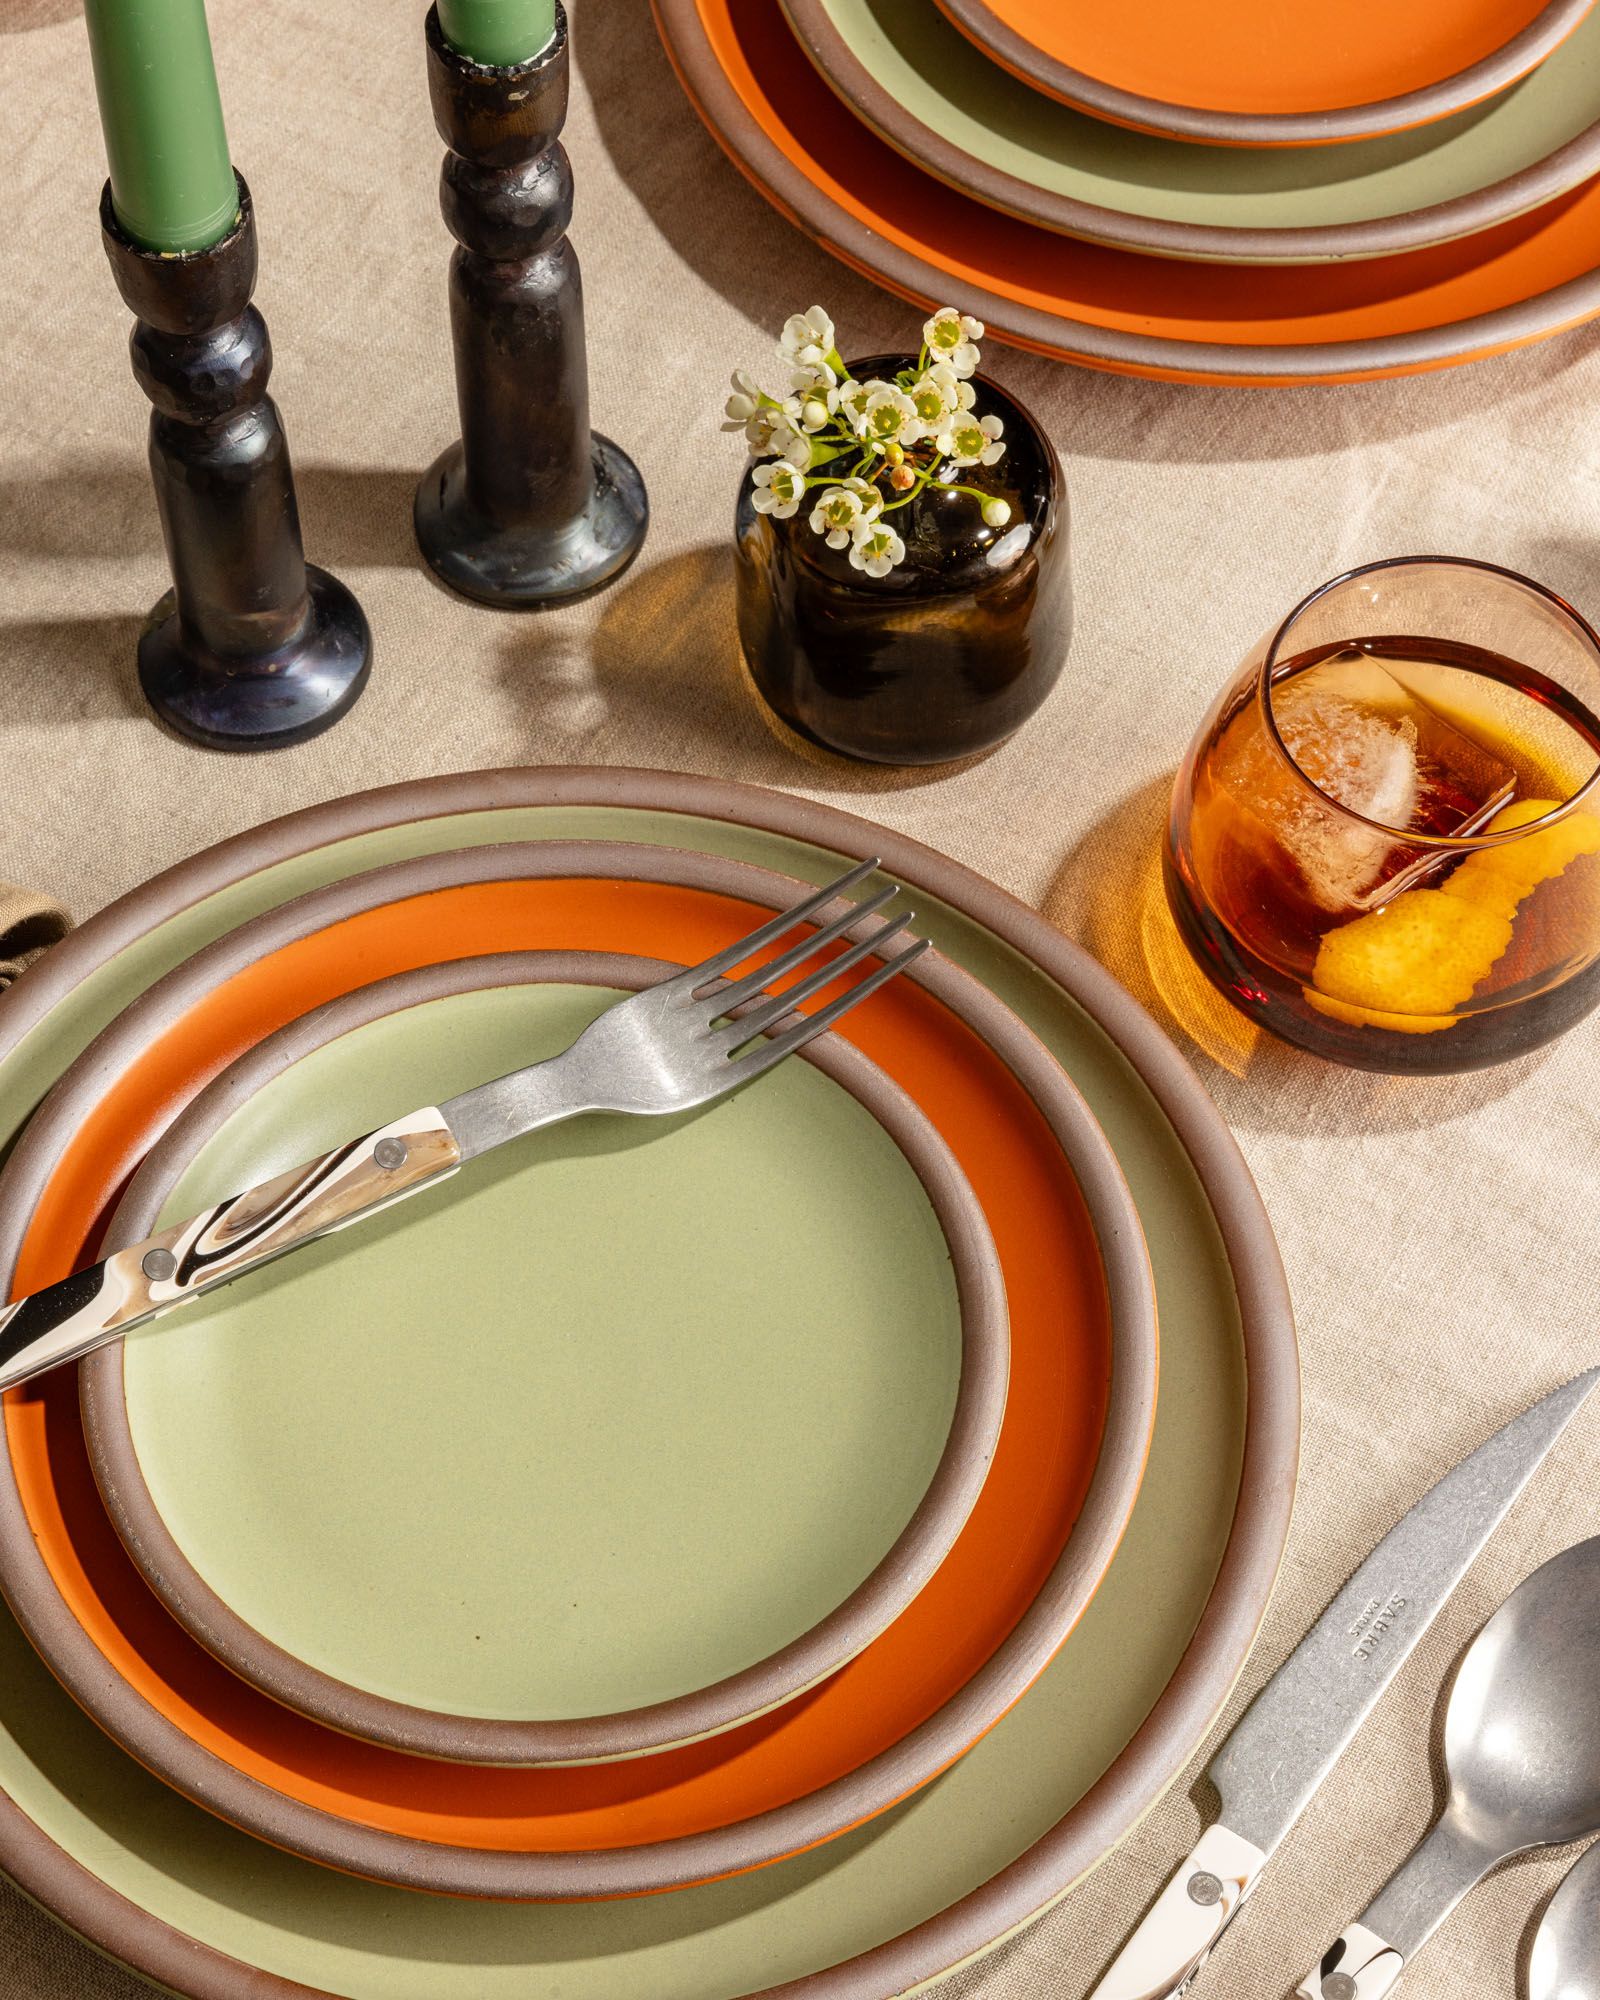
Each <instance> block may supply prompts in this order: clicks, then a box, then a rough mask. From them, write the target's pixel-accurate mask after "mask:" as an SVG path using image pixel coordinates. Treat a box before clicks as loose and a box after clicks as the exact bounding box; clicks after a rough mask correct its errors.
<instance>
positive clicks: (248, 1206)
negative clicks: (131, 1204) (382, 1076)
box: [0, 1105, 461, 1389]
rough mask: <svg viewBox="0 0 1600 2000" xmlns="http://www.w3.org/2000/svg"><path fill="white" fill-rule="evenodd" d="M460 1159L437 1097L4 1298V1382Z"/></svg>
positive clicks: (338, 1224)
mask: <svg viewBox="0 0 1600 2000" xmlns="http://www.w3.org/2000/svg"><path fill="white" fill-rule="evenodd" d="M460 1164H461V1149H460V1147H459V1146H458V1145H457V1144H456V1140H455V1134H454V1133H453V1132H452V1131H451V1130H450V1127H449V1125H448V1124H447V1123H446V1122H445V1119H444V1117H443V1114H442V1113H441V1112H440V1111H438V1110H437V1109H436V1108H435V1107H434V1106H432V1105H429V1106H428V1107H427V1108H426V1109H425V1110H421V1111H412V1112H408V1113H407V1114H406V1116H405V1117H404V1118H397V1119H395V1121H394V1122H393V1123H392V1124H390V1125H385V1126H383V1127H381V1129H380V1130H378V1131H376V1132H369V1133H367V1135H366V1136H365V1137H364V1138H361V1139H352V1140H349V1141H347V1142H346V1143H345V1144H344V1145H342V1146H335V1147H334V1148H333V1150H332V1151H331V1152H328V1153H324V1154H322V1155H321V1157H320V1158H318V1159H315V1160H308V1161H307V1162H306V1163H305V1165H304V1166H299V1167H291V1168H290V1169H289V1171H288V1172H287V1173H283V1174H278V1175H275V1176H274V1178H273V1179H271V1180H269V1181H263V1182H261V1184H260V1185H259V1186H258V1187H253V1188H249V1189H247V1190H246V1191H245V1193H243V1194H236V1195H232V1196H230V1197H229V1199H228V1200H227V1201H222V1202H218V1203H217V1205H216V1207H215V1208H208V1209H207V1210H206V1211H205V1213H204V1214H203V1215H196V1216H191V1217H190V1218H189V1220H188V1221H187V1222H180V1223H179V1224H177V1226H176V1227H175V1228H172V1229H164V1230H162V1231H161V1232H160V1233H159V1234H158V1235H155V1236H151V1237H148V1238H146V1240H145V1241H144V1242H143V1243H135V1244H134V1245H133V1246H132V1247H131V1248H130V1249H127V1250H118V1251H116V1252H114V1253H113V1255H111V1256H110V1257H107V1258H106V1259H105V1261H104V1262H103V1263H100V1264H94V1265H91V1266H90V1267H89V1269H87V1270H84V1271H76V1272H74V1273H73V1275H72V1276H71V1277H70V1278H63V1279H62V1280H61V1281H60V1283H59V1284H54V1285H50V1286H48V1287H47V1288H46V1289H45V1290H44V1291H42V1292H35V1293H33V1295H32V1296H31V1297H29V1298H25V1299H19V1300H18V1301H17V1303H16V1304H15V1305H11V1306H0V1389H10V1388H14V1387H15V1386H16V1384H17V1383H18V1382H25V1381H27V1380H28V1379H29V1377H30V1376H33V1375H40V1374H43V1373H44V1371H45V1370H46V1369H48V1368H56V1367H59V1366H60V1365H61V1363H63V1362H65V1361H76V1360H77V1359H78V1358H79V1357H80V1356H81V1355H84V1354H88V1353H89V1352H90V1351H91V1350H92V1349H94V1348H96V1347H101V1346H103V1345H104V1344H105V1343H106V1342H107V1341H108V1340H114V1339H115V1338H116V1337H117V1336H118V1335H119V1334H122V1333H125V1332H127V1330H128V1329H129V1328H130V1327H133V1326H138V1325H140V1324H141V1323H142V1322H143V1321H145V1320H148V1319H154V1318H155V1317H156V1315H157V1314H158V1313H164V1312H170V1311H171V1310H172V1308H173V1307H174V1306H181V1305H183V1304H185V1303H186V1302H187V1301H188V1300H190V1299H194V1298H199V1297H200V1295H201V1294H202V1293H204V1292H210V1291H215V1290H216V1288H217V1287H218V1286H219V1285H225V1284H227V1283H229V1282H230V1280H232V1279H234V1278H238V1277H241V1276H242V1275H243V1274H244V1273H245V1272H246V1271H253V1270H254V1269H255V1268H256V1267H257V1266H258V1265H260V1264H265V1263H267V1262H269V1261H270V1260H271V1259H272V1258H274V1257H281V1256H282V1255H283V1253H284V1252H285V1251H286V1250H293V1249H295V1248H297V1247H298V1246H299V1245H300V1244H302V1243H309V1242H310V1241H311V1240H312V1238H313V1237H317V1236H326V1235H328V1234H329V1232H330V1231H332V1230H335V1229H342V1228H343V1227H344V1226H345V1224H346V1223H349V1222H355V1221H357V1220H359V1218H360V1217H362V1216H365V1215H371V1214H373V1213H374V1212H375V1211H376V1210H378V1209H380V1208H386V1207H387V1206H388V1205H389V1203H390V1202H392V1201H399V1200H400V1199H402V1198H403V1197H404V1196H405V1195H408V1194H414V1193H415V1192H416V1191H417V1189H418V1188H421V1187H424V1186H426V1185H427V1183H428V1182H430V1181H434V1180H438V1179H439V1178H440V1177H441V1176H442V1175H445V1174H448V1173H451V1172H453V1171H454V1169H455V1168H456V1167H458V1166H459V1165H460Z"/></svg>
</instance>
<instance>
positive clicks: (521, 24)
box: [438, 0, 556, 69]
mask: <svg viewBox="0 0 1600 2000" xmlns="http://www.w3.org/2000/svg"><path fill="white" fill-rule="evenodd" d="M438 7H439V26H440V27H441V28H442V29H443V30H444V38H445V40H446V41H447V42H448V43H449V44H450V46H451V48H453V49H454V50H455V51H456V52H457V53H458V54H459V55H464V56H466V57H467V59H468V60H469V61H470V62H479V63H487V64H488V65H489V67H490V68H491V69H505V68H507V67H509V65H510V64H512V63H523V62H527V61H528V60H529V58H530V57H532V56H536V55H538V53H539V51H540V50H541V49H544V48H548V47H549V45H550V41H551V38H552V36H553V35H554V34H555V31H556V0H438Z"/></svg>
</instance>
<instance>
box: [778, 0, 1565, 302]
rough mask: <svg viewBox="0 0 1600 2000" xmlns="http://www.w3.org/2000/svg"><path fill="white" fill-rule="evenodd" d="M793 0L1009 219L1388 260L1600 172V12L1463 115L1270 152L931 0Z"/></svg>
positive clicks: (1142, 241)
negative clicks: (1196, 126)
mask: <svg viewBox="0 0 1600 2000" xmlns="http://www.w3.org/2000/svg"><path fill="white" fill-rule="evenodd" d="M783 7H784V10H785V12H786V14H787V15H788V18H789V22H790V25H791V27H792V28H793V29H794V32H795V35H796V37H797V39H798V40H799V42H800V44H801V46H802V48H804V50H805V52H806V54H807V55H808V56H809V57H810V58H811V60H812V62H813V63H814V64H815V65H816V67H817V68H818V70H820V72H821V73H822V75H823V76H824V77H825V78H826V79H827V81H828V82H829V83H830V84H831V85H832V86H833V88H834V90H835V91H836V92H837V93H838V94H839V96H840V97H841V98H843V100H844V101H845V103H846V104H847V105H849V107H850V108H851V110H852V111H854V112H855V114H856V115H857V117H859V118H860V119H862V120H863V122H864V123H866V124H867V125H869V126H870V127H871V128H872V129H873V130H874V131H875V132H876V133H877V134H878V135H879V137H880V138H883V139H886V140H887V141H888V142H889V144H890V145H892V146H894V147H896V148H897V149H898V150H899V151H900V152H902V153H904V154H905V155H906V157H907V158H908V159H910V160H912V161H913V162H914V163H915V164H916V165H917V166H919V167H922V168H924V169H926V171H928V172H929V173H931V174H934V175H936V176H937V177H938V178H939V179H940V180H942V181H945V182H947V183H948V184H950V185H951V186H953V187H956V188H959V189H961V191H962V192H963V193H966V194H970V195H975V196H977V198H978V199H979V200H980V201H985V202H988V203H989V204H990V205H991V207H994V208H998V209H1002V210H1004V211H1005V212H1006V213H1007V214H1010V215H1015V216H1020V217H1021V218H1023V219H1024V220H1025V221H1029V222H1035V223H1038V224H1040V225H1041V226H1043V227H1044V228H1046V229H1053V230H1059V231H1062V232H1063V233H1065V234H1067V235H1069V236H1079V237H1084V238H1086V239H1088V240H1090V241H1092V242H1096V243H1107V244H1115V245H1117V246H1118V247H1120V248H1123V249H1128V250H1144V251H1150V252H1153V253H1156V254H1159V255H1164V256H1172V257H1193V258H1204V259H1210V260H1214V261H1217V262H1221V263H1276V262H1284V263H1323V262H1330V261H1333V260H1335V259H1342V258H1355V257H1378V256H1385V255H1389V254H1392V253H1394V252H1396V251H1402V250H1417V249H1423V248H1426V247H1427V246H1428V245H1430V244H1436V243H1444V242H1448V241H1451V240H1452V239H1454V238H1456V237H1460V236H1468V235H1471V234H1472V233H1473V232H1474V231H1477V230H1481V229H1487V228H1489V227H1491V226H1492V225H1493V224H1495V223H1497V222H1505V221H1509V220H1510V219H1511V218H1512V217H1514V216H1518V215H1523V214H1526V213H1527V212H1528V211H1530V210H1532V209H1535V208H1537V207H1539V206H1540V205H1541V204H1542V203H1544V202H1547V201H1551V200H1553V199H1554V198H1555V197H1556V196H1558V195H1561V194H1565V193H1566V192H1568V190H1570V189H1572V188H1575V187H1577V186H1578V185H1579V184H1580V183H1581V182H1583V181H1586V180H1588V179H1590V178H1591V177H1592V176H1593V175H1595V174H1596V173H1600V12H1594V13H1590V14H1589V15H1588V17H1587V18H1586V19H1585V20H1583V21H1582V22H1581V23H1580V24H1579V25H1578V27H1577V28H1576V29H1575V30H1574V31H1573V33H1572V34H1571V35H1570V36H1569V37H1568V39H1567V40H1566V41H1565V42H1563V43H1562V45H1561V46H1560V47H1559V48H1557V49H1556V50H1555V51H1554V52H1553V53H1552V54H1551V55H1549V56H1548V57H1547V58H1546V59H1545V60H1544V62H1543V63H1541V64H1540V65H1539V66H1538V68H1536V69H1535V70H1533V71H1532V72H1531V74H1529V75H1528V76H1525V77H1524V78H1522V80H1521V81H1520V82H1518V83H1516V84H1514V85H1512V87H1511V88H1510V89H1509V90H1505V91H1503V92H1501V93H1500V95H1498V96H1496V97H1492V98H1490V99H1489V100H1488V101H1487V102H1484V103H1481V104H1476V105H1474V106H1472V108H1471V109H1469V110H1466V111H1460V112H1457V113H1456V114H1455V115H1454V116H1453V117H1449V118H1445V119H1441V120H1439V121H1438V122H1437V123H1434V124H1429V125H1420V126H1417V127H1414V128H1413V129H1411V130H1409V131H1403V132H1393V133H1390V134H1389V135H1388V136H1386V137H1382V138H1369V139H1357V140H1350V141H1347V142H1345V143H1343V144H1337V145H1323V146H1298V147H1282V148H1277V147H1274V148H1268V149H1262V148H1258V147H1250V146H1239V145H1203V144H1195V143H1191V142H1189V141H1186V140H1181V139H1167V138H1161V137H1159V136H1156V135H1154V134H1151V133H1148V132H1139V131H1135V130H1132V129H1130V128H1128V127H1126V126H1123V125H1119V124H1112V123H1109V122H1106V121H1105V120H1102V119H1100V118H1096V117H1093V116H1091V115H1089V114H1088V113H1086V112H1082V111H1077V110H1074V109H1073V108H1072V107H1071V106H1070V105H1067V104H1063V103H1060V102H1058V101H1057V100H1056V99H1054V98H1052V97H1047V96H1045V95H1043V94H1041V93H1039V92H1036V91H1034V90H1032V89H1030V88H1029V87H1028V85H1027V84H1026V83H1024V82H1022V81H1021V80H1020V78H1018V77H1016V76H1013V75H1012V74H1010V72H1009V71H1007V70H1005V69H1003V68H1001V67H1000V65H999V64H997V63H992V62H988V61H986V60H985V59H984V58H983V57H982V56H981V55H980V54H979V52H978V51H977V50H976V49H975V48H974V47H973V45H972V43H971V42H970V41H968V39H967V38H966V36H965V35H964V34H963V33H962V32H961V30H960V29H959V28H957V27H956V26H955V25H954V23H952V22H951V21H950V20H948V19H947V18H946V17H945V15H944V14H943V13H942V12H941V11H940V9H939V8H938V7H937V6H936V5H935V4H934V0H783ZM1375 32H1376V30H1375ZM1069 254H1070V252H1067V251H1065V250H1064V251H1063V255H1069Z"/></svg>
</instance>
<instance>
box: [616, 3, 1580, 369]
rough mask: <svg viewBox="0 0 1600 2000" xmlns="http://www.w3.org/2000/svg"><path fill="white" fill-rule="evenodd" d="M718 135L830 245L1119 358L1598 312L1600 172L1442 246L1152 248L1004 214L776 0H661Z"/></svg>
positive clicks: (1450, 356) (1235, 357)
mask: <svg viewBox="0 0 1600 2000" xmlns="http://www.w3.org/2000/svg"><path fill="white" fill-rule="evenodd" d="M654 5H655V11H656V18H657V22H658V25H659V26H660V29H661V33H662V38H663V40H664V41H665V43H666V46H667V50H668V53H669V55H670V56H671V58H672V60H673V63H674V65H675V66H676V68H677V70H678V73H679V76H680V77H681V79H682V81H683V84H684V87H685V89H686V90H687V91H688V94H689V96H690V98H691V100H692V101H693V103H694V104H695V106H696V108H697V109H698V111H699V112H700V114H701V116H702V118H704V120H705V122H706V124H707V125H708V126H709V127H710V129H711V131H712V132H713V134H714V135H715V136H716V137H717V139H718V140H719V141H720V143H721V144H722V145H723V147H724V149H725V150H726V151H727V152H728V153H729V155H730V156H731V157H732V158H733V160H734V161H735V163H736V164H737V165H738V166H739V167H740V168H741V169H742V170H743V171H744V173H745V174H746V176H747V177H748V178H749V179H750V180H751V181H752V182H753V183H754V184H755V186H756V187H758V188H759V189H760V190H761V191H762V192H763V193H764V194H765V195H766V196H767V197H768V198H769V199H770V200H771V201H772V202H773V203H774V204H775V205H776V206H777V207H778V208H779V209H780V210H781V211H782V212H783V213H784V214H785V215H787V216H788V217H789V218H790V219H791V220H792V221H794V222H796V223H797V224H798V225H799V226H800V227H801V228H803V229H804V230H805V231H806V232H807V233H808V234H809V235H811V236H812V237H814V238H815V239H816V240H817V241H818V242H819V243H821V244H822V245H823V246H824V247H825V248H827V249H829V250H831V251H833V252H834V254H835V255H837V256H839V257H841V258H842V259H843V260H844V261H845V262H846V263H847V264H850V265H851V266H852V267H853V268H854V269H856V270H858V271H860V272H861V273H862V274H863V275H864V276H866V277H869V278H871V279H873V280H874V281H875V282H876V283H879V284H882V285H884V286H886V287H887V288H888V289H889V290H890V291H893V292H897V293H899V294H900V295H901V296H902V297H904V298H908V299H911V300H914V301H916V302H917V303H919V304H923V305H928V304H937V305H943V304H950V303H959V304H960V305H961V306H962V307H963V308H964V309H968V310H971V311H973V312H976V313H977V314H978V315H979V316H980V317H981V318H982V319H983V320H984V321H985V323H986V324H987V325H988V326H989V327H990V329H991V330H992V331H993V332H995V333H996V334H999V335H1001V336H1003V337H1004V338H1006V339H1008V340H1011V341H1013V342H1015V343H1016V344H1017V345H1019V346H1023V347H1027V348H1031V349H1033V350H1035V351H1037V352H1039V353H1043V354H1049V355H1053V356H1056V357H1058V358H1060V359H1063V360H1069V361H1078V362H1082V363H1084V364H1085V365H1087V366H1090V367H1097V368H1105V369H1109V370H1111V371H1112V372H1114V373H1121V374H1133V375H1147V376H1154V377H1157V378H1164V379H1169V380H1177V381H1198V382H1217V383H1238V384H1241V385H1246V386H1270V385H1274V384H1286V383H1309V382H1338V381H1358V380H1363V379H1366V378H1370V377H1376V376H1388V375H1404V374H1412V373H1418V372H1422V371H1425V370H1428V369H1432V368H1443V367H1449V366H1451V365H1453V364H1455V363H1459V362H1464V361H1471V360H1476V359H1480V358H1482V357H1483V356H1486V355H1489V354H1494V353H1499V352H1501V351H1503V350H1505V349H1507V348H1511V347H1517V346H1521V345H1524V344H1525V343H1527V342H1529V341H1533V340H1539V339H1542V338H1544V337H1545V336H1546V335H1548V334H1552V333H1555V332H1558V331H1560V330H1561V329H1562V328H1564V327H1568V326H1573V325H1576V324H1578V323H1580V322H1581V321H1583V320H1585V319H1588V318H1591V317H1593V316H1594V315H1595V314H1596V313H1600V181H1589V182H1587V183H1585V184H1584V185H1583V186H1582V187H1580V188H1578V189H1576V190H1574V191H1573V192H1571V193H1569V194H1566V195H1563V196H1561V197H1559V198H1558V199H1557V200H1555V201H1551V202H1547V203H1545V204H1544V205H1543V206H1542V207H1540V208H1537V209H1535V210H1533V211H1532V212H1531V213H1529V214H1527V215H1523V216H1520V217H1518V218H1516V219H1515V220H1513V221H1510V222H1505V223H1501V224H1498V225H1497V226H1496V227H1494V228H1492V229H1487V230H1481V231H1478V232H1476V233H1475V234H1472V235H1469V236H1465V237H1462V238H1460V239H1459V240H1457V241H1455V242H1451V243H1447V244H1441V245H1437V246H1435V247H1434V248H1432V249H1427V250H1414V251H1408V252H1405V253H1403V254H1400V255H1395V256H1387V257H1370V258H1365V259H1362V260H1360V261H1359V262H1352V263H1344V264H1327V265H1317V266H1311V267H1303V266H1285V267H1282V268H1270V267H1262V266H1255V265H1220V264H1211V263H1206V262H1204V261H1200V260H1194V261H1184V262H1179V261H1174V260H1171V259H1166V258H1152V257H1146V256H1141V255H1138V254H1136V253H1134V252H1132V251H1127V250H1117V249H1114V248H1111V247H1108V246H1106V245H1102V244H1089V243H1079V242H1076V241H1074V240H1071V239H1064V238H1062V237H1060V236H1058V235H1056V234H1055V233H1054V232H1052V231H1050V230H1046V229H1042V228H1039V227H1038V226H1036V225H1034V224H1030V223H1026V222H1022V221H1020V220H1018V219H1017V218H1015V217H1011V216H1006V215H1002V214H999V213H997V212H996V211H995V210H994V209H992V208H990V207H988V206H987V205H986V204H984V203H982V202H979V201H976V200H973V199H972V198H970V197H968V196H965V195H963V194H960V193H958V192H957V191H955V190H953V189H951V188H949V187H947V186H945V185H944V184H943V183H942V182H940V181H938V180H935V179H934V178H933V177H932V176H931V175H929V174H927V173H924V172H923V171H921V170H920V169H919V168H917V167H915V166H913V165H912V164H911V163H910V162H909V161H908V160H906V159H904V158H903V157H902V156H901V155H900V154H899V153H897V152H896V151H895V150H894V148H893V147H891V146H889V145H887V144H886V143H885V142H884V141H883V140H881V139H879V138H878V137H877V136H876V135H875V134H874V133H872V132H870V131H868V130H867V129H866V128H865V127H864V126H863V125H861V124H859V123H858V122H857V121H856V119H855V118H854V117H853V116H852V115H851V113H850V111H849V110H848V109H847V108H846V107H845V106H844V105H843V104H842V103H840V102H839V100H838V99H837V98H836V97H835V95H834V93H833V92H832V91H831V90H830V89H829V87H828V85H827V84H826V83H824V82H823V80H822V79H821V77H819V76H818V75H817V74H816V72H815V71H814V69H813V68H812V65H811V64H810V63H809V62H808V61H807V60H806V58H805V56H804V54H803V52H802V51H801V49H800V48H799V45H798V44H797V43H796V41H795V39H794V36H793V35H792V33H791V32H790V30H789V29H788V27H787V26H786V24H785V21H784V19H783V14H782V9H781V8H778V7H775V6H770V5H768V4H766V0H654Z"/></svg>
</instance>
